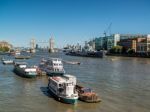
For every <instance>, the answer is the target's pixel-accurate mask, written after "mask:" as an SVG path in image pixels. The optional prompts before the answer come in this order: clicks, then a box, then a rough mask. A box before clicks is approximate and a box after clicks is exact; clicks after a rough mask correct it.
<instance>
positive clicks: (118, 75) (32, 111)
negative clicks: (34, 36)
mask: <svg viewBox="0 0 150 112" xmlns="http://www.w3.org/2000/svg"><path fill="white" fill-rule="evenodd" d="M42 57H60V58H62V59H63V60H67V61H69V60H70V61H79V62H81V65H70V64H64V68H65V70H66V73H68V74H72V75H75V76H76V77H77V82H78V83H79V84H81V85H83V86H85V87H90V88H92V89H94V90H95V91H96V92H97V93H98V94H99V96H100V98H101V99H102V102H101V103H85V102H81V101H78V103H77V104H76V105H70V104H64V103H61V102H58V101H56V100H55V99H53V97H51V96H50V95H49V94H48V93H47V83H48V79H47V76H42V77H37V78H35V79H26V78H22V77H19V76H17V75H15V74H14V73H13V72H12V71H13V65H3V64H2V63H0V112H150V59H146V58H145V59H144V58H128V57H106V58H103V59H100V58H85V57H75V56H66V55H64V54H63V53H54V54H48V53H46V52H42V53H37V54H36V55H35V56H34V57H33V58H32V59H29V60H24V61H27V62H28V63H29V64H31V65H32V64H34V65H35V64H38V63H39V61H40V59H41V58H42Z"/></svg>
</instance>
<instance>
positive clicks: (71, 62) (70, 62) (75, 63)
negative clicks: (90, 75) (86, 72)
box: [63, 61, 80, 65]
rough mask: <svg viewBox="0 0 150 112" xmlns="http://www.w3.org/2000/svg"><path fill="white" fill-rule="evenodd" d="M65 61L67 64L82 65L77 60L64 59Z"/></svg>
mask: <svg viewBox="0 0 150 112" xmlns="http://www.w3.org/2000/svg"><path fill="white" fill-rule="evenodd" d="M63 62H64V63H67V64H73V65H80V62H77V61H63Z"/></svg>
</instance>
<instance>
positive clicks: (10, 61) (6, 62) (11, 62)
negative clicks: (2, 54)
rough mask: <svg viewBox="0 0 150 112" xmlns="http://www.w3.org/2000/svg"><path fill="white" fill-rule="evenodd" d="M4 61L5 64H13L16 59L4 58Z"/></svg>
mask: <svg viewBox="0 0 150 112" xmlns="http://www.w3.org/2000/svg"><path fill="white" fill-rule="evenodd" d="M2 61H3V64H13V63H14V61H13V60H10V59H9V60H5V59H4V60H2Z"/></svg>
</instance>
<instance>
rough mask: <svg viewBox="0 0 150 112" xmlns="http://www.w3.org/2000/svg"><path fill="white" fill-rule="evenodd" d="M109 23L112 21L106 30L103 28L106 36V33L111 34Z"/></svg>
mask: <svg viewBox="0 0 150 112" xmlns="http://www.w3.org/2000/svg"><path fill="white" fill-rule="evenodd" d="M111 25H112V23H110V24H109V26H108V27H107V29H106V30H104V36H105V37H106V36H107V34H109V35H111Z"/></svg>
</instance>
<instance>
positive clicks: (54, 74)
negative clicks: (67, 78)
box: [46, 71, 65, 76]
mask: <svg viewBox="0 0 150 112" xmlns="http://www.w3.org/2000/svg"><path fill="white" fill-rule="evenodd" d="M64 73H65V72H63V71H60V72H59V71H57V72H56V71H55V72H54V71H46V74H47V75H48V76H61V75H63V74H64Z"/></svg>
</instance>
